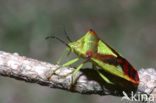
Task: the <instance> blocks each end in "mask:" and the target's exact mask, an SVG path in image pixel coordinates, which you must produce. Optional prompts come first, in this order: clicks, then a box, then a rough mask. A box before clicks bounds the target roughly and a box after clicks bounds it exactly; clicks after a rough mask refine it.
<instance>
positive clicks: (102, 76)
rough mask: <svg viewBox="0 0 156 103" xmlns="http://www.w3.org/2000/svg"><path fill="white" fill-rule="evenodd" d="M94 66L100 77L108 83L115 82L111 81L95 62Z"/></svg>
mask: <svg viewBox="0 0 156 103" xmlns="http://www.w3.org/2000/svg"><path fill="white" fill-rule="evenodd" d="M93 68H94V69H95V70H96V71H97V73H98V74H99V75H100V77H101V78H102V79H103V80H104V81H105V82H107V83H108V84H114V83H113V82H111V81H110V80H109V79H108V78H107V77H106V76H105V75H103V74H102V73H101V72H100V71H99V70H98V68H97V67H96V66H95V65H94V64H93Z"/></svg>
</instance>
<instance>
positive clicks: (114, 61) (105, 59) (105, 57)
mask: <svg viewBox="0 0 156 103" xmlns="http://www.w3.org/2000/svg"><path fill="white" fill-rule="evenodd" d="M91 60H92V61H93V62H95V63H96V64H97V65H98V66H99V67H101V68H102V69H103V70H104V71H106V72H109V73H111V74H113V75H116V76H118V77H120V78H123V79H126V80H128V81H130V82H132V83H134V84H138V82H139V77H138V73H137V70H136V69H135V68H134V67H133V66H132V65H131V64H130V63H129V62H128V61H127V60H126V59H124V58H123V57H122V56H121V54H119V53H118V52H117V51H115V50H114V49H112V48H111V47H110V46H109V45H108V44H106V43H104V42H103V41H102V40H99V42H98V47H97V54H96V56H95V57H92V58H91Z"/></svg>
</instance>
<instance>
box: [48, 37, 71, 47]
mask: <svg viewBox="0 0 156 103" xmlns="http://www.w3.org/2000/svg"><path fill="white" fill-rule="evenodd" d="M49 38H52V39H57V40H58V41H60V42H61V43H63V44H65V45H66V46H67V47H70V46H69V45H68V44H67V43H66V42H65V41H63V40H62V39H60V38H58V37H56V36H47V37H46V38H45V39H49Z"/></svg>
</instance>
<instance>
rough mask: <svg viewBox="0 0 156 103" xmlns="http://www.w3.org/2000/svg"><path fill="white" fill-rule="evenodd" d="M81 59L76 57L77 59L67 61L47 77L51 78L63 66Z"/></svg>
mask: <svg viewBox="0 0 156 103" xmlns="http://www.w3.org/2000/svg"><path fill="white" fill-rule="evenodd" d="M79 59H80V58H75V59H73V60H70V61H68V62H67V63H65V64H63V65H62V66H60V67H58V68H56V69H55V70H54V71H53V73H51V74H50V75H49V76H48V77H47V78H48V79H50V78H51V77H52V76H53V75H54V74H55V72H56V71H57V70H59V69H61V68H63V67H66V66H69V65H71V64H73V63H75V62H77V61H78V60H79Z"/></svg>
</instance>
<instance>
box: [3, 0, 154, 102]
mask: <svg viewBox="0 0 156 103" xmlns="http://www.w3.org/2000/svg"><path fill="white" fill-rule="evenodd" d="M62 25H65V27H66V31H67V32H68V34H69V36H70V38H71V39H72V40H73V41H75V40H77V39H79V38H81V37H82V36H83V35H84V34H85V33H86V32H87V31H88V29H90V28H92V29H94V30H95V31H96V33H97V34H98V35H99V37H100V38H101V39H103V40H104V41H105V42H107V43H108V44H110V45H111V46H112V47H113V48H115V49H116V50H118V51H119V52H120V53H121V54H122V55H123V56H124V57H125V58H127V59H128V60H129V61H130V62H131V64H133V65H134V66H135V67H136V68H137V69H140V68H149V67H154V68H155V67H156V63H155V61H156V46H155V44H156V1H155V0H95V1H91V0H0V50H2V51H7V52H11V53H14V52H17V53H19V54H20V55H24V56H27V57H30V58H34V59H38V60H41V61H46V62H50V63H56V61H57V59H58V58H59V57H60V55H61V51H63V50H64V48H65V46H64V45H62V44H61V43H60V42H58V41H56V40H45V37H46V36H48V35H55V36H58V37H60V38H62V39H63V40H66V38H65V36H64V31H63V26H62ZM66 41H67V40H66ZM65 58H67V57H65ZM70 58H72V57H70ZM95 102H96V103H117V102H118V103H120V98H118V97H113V96H98V95H89V96H88V95H81V94H77V93H70V92H66V91H63V90H58V89H50V88H48V87H43V86H40V85H37V84H29V83H25V82H22V81H17V80H14V79H10V78H6V77H5V78H4V77H1V78H0V103H95Z"/></svg>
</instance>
